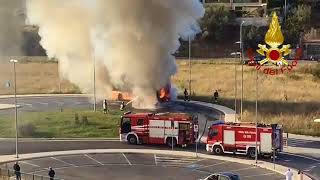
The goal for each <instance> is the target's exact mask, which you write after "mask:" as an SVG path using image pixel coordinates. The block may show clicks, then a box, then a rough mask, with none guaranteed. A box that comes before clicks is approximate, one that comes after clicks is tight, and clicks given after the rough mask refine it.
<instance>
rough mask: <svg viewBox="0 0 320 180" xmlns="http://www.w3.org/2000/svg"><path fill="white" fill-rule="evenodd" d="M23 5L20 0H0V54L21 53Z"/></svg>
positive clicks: (18, 54) (14, 54)
mask: <svg viewBox="0 0 320 180" xmlns="http://www.w3.org/2000/svg"><path fill="white" fill-rule="evenodd" d="M23 5H24V2H23V1H22V0H0V56H20V55H21V54H22V50H21V44H22V42H23V39H22V29H23V26H24V17H23ZM1 60H3V59H0V61H1Z"/></svg>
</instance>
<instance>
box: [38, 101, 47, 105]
mask: <svg viewBox="0 0 320 180" xmlns="http://www.w3.org/2000/svg"><path fill="white" fill-rule="evenodd" d="M38 104H41V105H46V106H48V105H49V103H43V102H38Z"/></svg>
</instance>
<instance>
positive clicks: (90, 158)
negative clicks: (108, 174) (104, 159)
mask: <svg viewBox="0 0 320 180" xmlns="http://www.w3.org/2000/svg"><path fill="white" fill-rule="evenodd" d="M84 156H86V157H87V158H89V159H91V160H92V161H94V162H96V163H98V164H100V165H102V166H103V163H101V162H100V161H98V160H96V159H94V158H93V157H91V156H89V155H88V154H84Z"/></svg>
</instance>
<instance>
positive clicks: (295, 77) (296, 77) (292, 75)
mask: <svg viewBox="0 0 320 180" xmlns="http://www.w3.org/2000/svg"><path fill="white" fill-rule="evenodd" d="M289 78H290V79H293V80H300V79H302V78H301V77H300V76H298V75H296V74H289Z"/></svg>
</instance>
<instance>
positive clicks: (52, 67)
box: [0, 57, 80, 94]
mask: <svg viewBox="0 0 320 180" xmlns="http://www.w3.org/2000/svg"><path fill="white" fill-rule="evenodd" d="M9 59H10V58H9V57H2V58H1V59H0V83H1V86H0V94H12V93H13V82H14V81H13V65H12V64H10V63H7V62H8V61H9ZM15 59H19V60H20V62H19V63H17V64H16V72H17V93H18V94H35V93H59V92H60V87H61V92H62V93H79V92H80V91H79V89H78V88H77V87H76V86H75V85H73V84H71V83H69V81H67V80H61V81H60V79H59V71H58V64H57V62H54V61H48V60H46V59H44V58H43V57H42V58H39V57H37V58H35V60H32V61H31V60H30V59H29V58H27V59H26V58H15ZM40 62H42V63H40ZM8 80H9V81H10V82H11V83H12V86H11V88H7V87H6V86H5V82H6V81H8Z"/></svg>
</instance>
